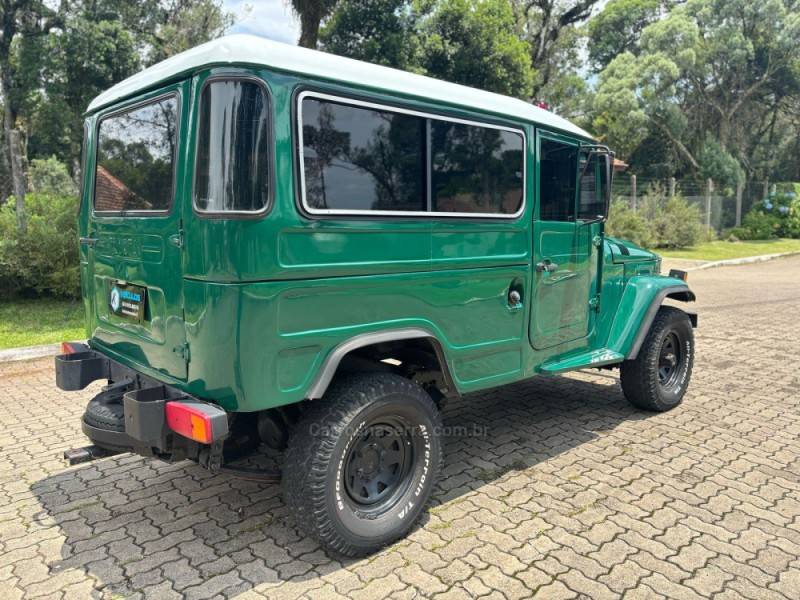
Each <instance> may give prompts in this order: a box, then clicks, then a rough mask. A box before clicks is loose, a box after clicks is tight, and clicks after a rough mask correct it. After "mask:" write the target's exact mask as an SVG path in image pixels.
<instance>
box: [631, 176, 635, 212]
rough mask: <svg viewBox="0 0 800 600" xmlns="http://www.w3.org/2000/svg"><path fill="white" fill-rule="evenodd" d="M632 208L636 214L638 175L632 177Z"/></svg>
mask: <svg viewBox="0 0 800 600" xmlns="http://www.w3.org/2000/svg"><path fill="white" fill-rule="evenodd" d="M631 207H632V208H633V212H636V175H631Z"/></svg>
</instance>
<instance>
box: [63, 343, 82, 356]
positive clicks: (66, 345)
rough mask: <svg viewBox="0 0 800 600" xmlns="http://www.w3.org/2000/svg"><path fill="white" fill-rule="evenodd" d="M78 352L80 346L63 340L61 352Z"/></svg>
mask: <svg viewBox="0 0 800 600" xmlns="http://www.w3.org/2000/svg"><path fill="white" fill-rule="evenodd" d="M76 352H80V348H76V347H75V345H74V344H70V343H69V342H61V354H75V353H76Z"/></svg>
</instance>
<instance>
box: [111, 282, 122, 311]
mask: <svg viewBox="0 0 800 600" xmlns="http://www.w3.org/2000/svg"><path fill="white" fill-rule="evenodd" d="M109 304H111V310H113V311H114V312H117V311H118V310H119V304H120V302H119V290H118V289H117V288H116V287H113V288H111V298H110V299H109Z"/></svg>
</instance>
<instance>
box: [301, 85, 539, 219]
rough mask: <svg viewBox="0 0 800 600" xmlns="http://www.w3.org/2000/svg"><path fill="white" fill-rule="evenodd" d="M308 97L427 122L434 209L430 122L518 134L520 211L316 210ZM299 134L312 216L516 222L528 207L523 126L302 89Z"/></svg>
mask: <svg viewBox="0 0 800 600" xmlns="http://www.w3.org/2000/svg"><path fill="white" fill-rule="evenodd" d="M306 98H315V99H318V100H323V101H324V100H327V101H329V102H334V103H336V104H341V105H344V106H351V107H354V108H368V109H375V110H381V111H386V112H391V113H399V114H404V115H410V116H415V117H420V118H422V119H425V120H426V125H425V131H426V139H425V167H424V168H423V171H424V176H425V185H424V188H425V205H426V206H427V207H428V208H430V207H431V205H432V201H433V198H432V189H431V185H432V181H431V176H432V157H431V152H430V150H431V148H430V145H431V143H430V142H431V141H430V129H431V127H430V121H431V120H438V121H447V122H451V123H459V124H462V125H471V126H474V127H484V128H488V129H497V130H500V131H509V132H511V133H515V134H517V135H519V136H520V137H521V138H522V200H521V202H520V206H519V208H518V209H517V211H516V212H514V213H513V214H511V213H464V212H443V211H428V210H425V211H419V210H415V211H403V210H363V209H342V208H312V207H310V206H309V205H308V202H307V200H306V180H305V179H306V178H305V168H304V164H305V157H304V156H303V100H305V99H306ZM294 108H295V128H296V130H295V135H296V140H297V153H296V155H295V156H296V158H297V168H298V181H299V192H300V193H299V199H300V208H301V210H302V212H303V213H305V214H306V215H308V216H311V217H317V218H319V217H336V216H351V217H372V218H382V217H400V218H403V217H406V218H408V217H447V218H460V219H493V220H496V219H499V220H503V221H510V220H516V219H518V218H520V217H521V216H522V215H523V214H524V213H525V209H526V208H527V183H528V158H529V154H530V153H529V151H528V137H527V134H526V131H525V129H524V128H523V127H521V126H520V127H512V126H508V125H499V124H496V123H488V122H484V121H475V120H471V119H462V118H459V117H451V116H449V115H442V114H437V113H434V112H426V111H421V110H415V109H410V108H405V107H402V106H393V105H391V104H385V103H380V102H375V101H372V100H362V99H357V98H353V97H350V96H346V95H341V94H335V93H329V92H324V91H318V90H309V89H304V90H301V91H300V92H299V93H297V94H296V96H295V102H294Z"/></svg>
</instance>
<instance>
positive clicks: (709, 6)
mask: <svg viewBox="0 0 800 600" xmlns="http://www.w3.org/2000/svg"><path fill="white" fill-rule="evenodd" d="M794 5H795V2H793V1H787V2H786V3H784V2H783V1H781V0H766V1H765V2H759V3H752V2H749V1H747V0H689V1H688V2H687V3H686V4H685V5H682V6H677V7H675V8H673V9H672V10H671V11H670V12H669V14H668V15H667V16H666V17H665V18H664V19H661V20H659V21H656V22H654V23H652V24H650V25H648V26H647V27H645V28H644V29H643V30H642V34H641V39H640V41H639V44H638V48H636V49H635V53H634V52H631V51H626V52H623V53H621V54H619V55H618V56H616V57H615V58H614V59H613V60H611V61H610V62H609V64H608V66H607V67H606V68H605V69H604V70H603V71H602V72H601V73H600V77H599V85H598V88H597V95H596V98H595V101H594V109H595V113H596V116H595V119H594V125H595V128H596V130H597V131H598V132H599V133H601V134H602V135H603V136H604V138H605V139H607V140H608V141H610V142H611V143H612V144H614V145H615V146H616V147H618V148H621V149H622V150H623V152H622V153H623V155H624V154H628V153H631V152H633V151H634V150H635V149H636V147H637V146H638V145H639V144H640V143H641V142H642V141H643V140H644V139H645V138H646V137H648V136H649V135H651V132H652V131H654V130H657V131H658V132H659V133H660V134H661V135H663V136H664V138H665V139H667V140H668V142H669V144H671V145H672V146H673V147H674V148H675V149H676V151H677V153H678V155H679V156H680V157H681V160H682V162H683V163H684V164H685V165H686V167H687V168H688V170H689V171H690V172H692V173H694V174H696V175H698V176H707V175H710V174H714V176H716V177H721V178H723V181H722V182H721V183H723V184H727V185H730V186H732V185H734V184H735V183H737V181H738V180H740V179H741V177H742V175H743V173H742V169H743V168H747V167H748V162H749V157H748V155H747V154H746V153H745V149H747V148H748V147H751V146H752V142H753V140H754V136H756V137H757V136H758V135H762V137H763V131H765V130H766V131H768V130H769V119H768V122H767V127H766V129H765V127H764V126H763V124H759V123H758V120H759V119H758V118H756V119H755V120H754V119H753V115H754V114H755V115H761V116H762V119H763V116H765V115H768V114H769V112H768V111H765V110H764V107H769V106H771V105H774V104H775V103H776V102H777V103H778V104H780V103H781V101H780V99H781V98H783V97H784V95H785V94H786V93H789V91H790V90H792V89H794V88H796V87H797V84H798V81H797V75H798V73H800V70H798V68H797V67H798V51H800V14H798V13H797V11H796V10H791V9H793V8H795V6H794ZM792 93H795V92H792Z"/></svg>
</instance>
